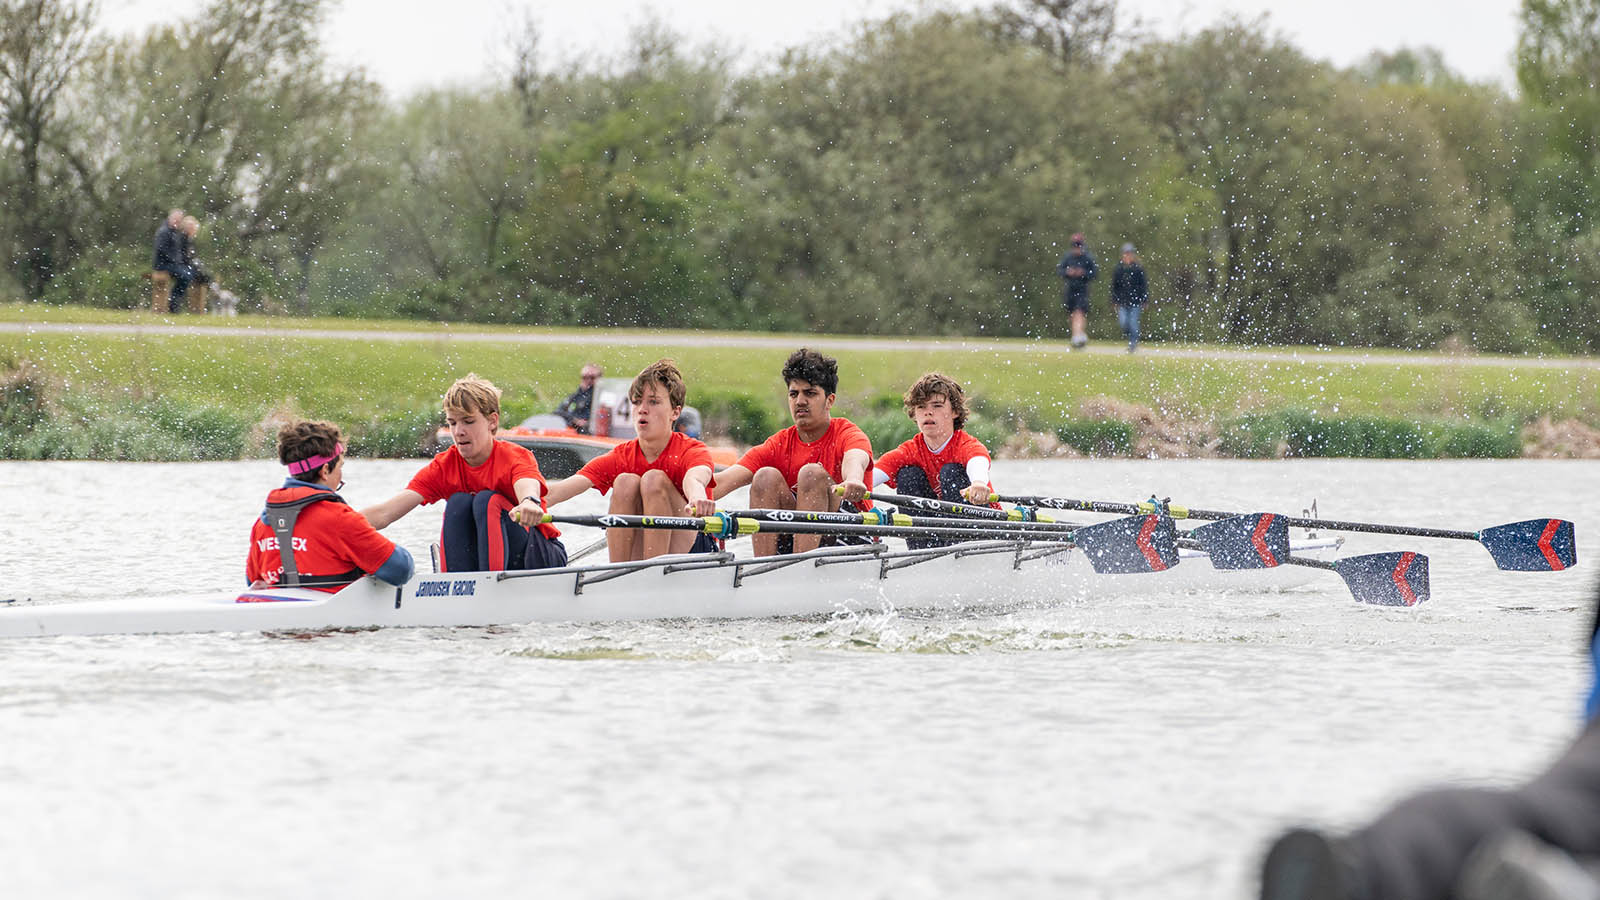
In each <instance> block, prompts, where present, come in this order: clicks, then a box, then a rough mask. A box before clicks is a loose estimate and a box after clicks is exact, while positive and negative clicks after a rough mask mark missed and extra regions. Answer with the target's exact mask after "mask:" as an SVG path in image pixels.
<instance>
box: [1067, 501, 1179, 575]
mask: <svg viewBox="0 0 1600 900" xmlns="http://www.w3.org/2000/svg"><path fill="white" fill-rule="evenodd" d="M1072 542H1073V543H1074V544H1077V545H1078V549H1080V550H1082V551H1083V555H1084V556H1086V557H1088V558H1089V564H1090V565H1092V566H1094V570H1095V571H1096V572H1099V573H1100V574H1102V575H1126V574H1132V573H1136V572H1160V571H1163V570H1165V569H1170V568H1172V567H1173V566H1175V565H1177V564H1178V526H1177V525H1176V524H1175V523H1174V522H1173V521H1172V518H1171V517H1170V516H1162V515H1154V514H1152V515H1144V516H1128V517H1127V518H1124V519H1113V520H1112V521H1110V522H1101V523H1099V524H1097V525H1085V526H1083V527H1081V528H1075V529H1073V531H1072Z"/></svg>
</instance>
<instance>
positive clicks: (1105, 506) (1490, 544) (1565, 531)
mask: <svg viewBox="0 0 1600 900" xmlns="http://www.w3.org/2000/svg"><path fill="white" fill-rule="evenodd" d="M993 499H995V500H1002V501H1005V502H1007V503H1021V504H1025V505H1028V506H1043V507H1046V508H1049V509H1069V510H1078V511H1084V512H1101V513H1118V514H1121V515H1138V514H1140V513H1153V512H1164V513H1166V514H1167V515H1170V516H1172V517H1173V518H1175V519H1231V518H1234V517H1236V516H1239V515H1240V513H1232V512H1220V511H1218V510H1212V509H1194V508H1192V507H1184V506H1176V505H1172V504H1167V503H1161V502H1157V501H1154V500H1148V501H1145V502H1144V503H1113V502H1109V501H1105V500H1069V499H1065V498H1061V497H1031V496H1027V497H1025V496H1010V495H1001V494H995V495H994V496H993ZM1278 518H1281V519H1282V520H1283V523H1284V525H1286V526H1293V527H1295V528H1316V529H1322V530H1326V531H1360V532H1366V533H1368V534H1401V535H1409V536H1411V537H1431V538H1444V539H1447V540H1459V541H1477V542H1478V543H1480V544H1482V545H1483V547H1484V549H1486V550H1488V551H1489V555H1490V556H1491V557H1493V559H1494V564H1495V565H1496V566H1498V567H1499V568H1501V569H1506V570H1509V571H1516V572H1559V571H1561V570H1562V569H1569V568H1571V567H1573V566H1575V565H1577V564H1578V545H1577V537H1576V535H1575V532H1574V529H1573V525H1572V523H1571V522H1568V521H1567V520H1565V519H1528V520H1526V521H1522V522H1512V523H1509V524H1506V525H1495V526H1493V527H1490V528H1485V529H1482V530H1481V531H1454V530H1450V529H1445V528H1425V527H1421V526H1414V525H1384V524H1377V523H1372V522H1345V521H1340V520H1337V519H1307V518H1301V517H1298V516H1279V517H1278ZM1197 530H1198V529H1197ZM1357 558H1359V557H1357Z"/></svg>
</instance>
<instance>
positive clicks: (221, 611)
mask: <svg viewBox="0 0 1600 900" xmlns="http://www.w3.org/2000/svg"><path fill="white" fill-rule="evenodd" d="M1340 543H1341V542H1340V540H1339V539H1337V538H1323V539H1311V540H1306V541H1297V542H1295V544H1294V545H1293V549H1294V552H1295V553H1296V554H1297V555H1299V556H1303V557H1306V558H1312V559H1322V560H1330V559H1332V558H1334V557H1335V556H1337V553H1338V550H1339V546H1340ZM1179 558H1180V563H1181V564H1180V565H1176V566H1172V567H1171V568H1169V569H1167V570H1165V571H1161V572H1150V573H1142V574H1101V573H1098V572H1096V571H1095V570H1094V568H1093V567H1092V566H1091V565H1090V562H1089V561H1088V560H1087V559H1086V558H1085V554H1084V553H1083V552H1082V551H1081V550H1080V549H1079V548H1076V547H1073V546H1070V545H1063V544H1060V543H1038V542H1031V541H1008V540H980V541H971V542H966V543H962V544H956V545H952V546H947V547H937V548H928V549H923V550H907V549H895V548H893V547H892V546H891V545H890V544H887V543H877V544H870V545H856V546H845V547H824V548H821V549H818V550H813V551H811V552H808V553H798V554H794V555H791V556H784V557H764V558H763V557H750V556H735V555H734V554H732V553H727V552H722V553H715V554H699V555H679V556H663V557H657V558H655V559H652V560H646V561H643V562H632V563H602V564H598V565H587V566H571V567H566V568H560V569H540V570H530V571H512V572H459V573H448V574H446V573H433V574H430V575H423V576H419V577H416V578H413V579H412V580H411V582H410V583H408V584H406V585H404V586H401V587H395V586H393V585H389V584H386V583H384V582H381V581H378V580H377V579H375V578H370V577H369V578H363V579H361V580H359V581H356V582H354V583H352V584H350V585H349V586H347V587H345V588H343V589H341V590H340V591H339V592H338V593H327V592H324V591H317V590H312V589H308V588H273V589H265V590H246V591H244V592H242V593H226V594H213V595H190V596H179V597H166V598H126V599H113V600H98V601H89V602H83V603H61V604H45V605H29V606H17V607H11V608H5V609H0V637H37V636H50V635H94V634H142V633H181V632H248V631H316V630H326V629H337V628H387V627H429V626H487V625H518V624H525V623H533V622H552V623H555V622H601V621H620V620H640V619H677V618H692V619H736V618H760V617H770V616H817V615H829V614H835V613H848V612H857V611H863V610H882V609H885V608H897V609H928V610H963V609H975V608H977V609H981V608H1007V607H1012V606H1016V605H1025V604H1044V603H1059V602H1064V601H1068V602H1070V601H1073V600H1078V599H1083V598H1086V597H1090V596H1094V597H1100V596H1106V595H1128V594H1144V595H1149V594H1166V593H1174V592H1182V591H1187V590H1201V589H1223V590H1255V591H1261V590H1281V589H1285V588H1291V587H1295V586H1299V585H1303V584H1306V583H1307V582H1308V581H1310V580H1312V579H1315V578H1317V577H1318V573H1317V572H1316V571H1315V570H1313V569H1309V568H1303V567H1302V568H1296V567H1288V566H1284V567H1277V568H1268V569H1253V570H1245V571H1224V570H1219V569H1217V568H1214V567H1213V566H1212V565H1211V562H1210V558H1209V557H1208V556H1206V555H1205V554H1204V553H1201V552H1199V551H1194V550H1182V551H1179Z"/></svg>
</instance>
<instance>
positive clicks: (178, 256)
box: [150, 209, 189, 313]
mask: <svg viewBox="0 0 1600 900" xmlns="http://www.w3.org/2000/svg"><path fill="white" fill-rule="evenodd" d="M150 268H152V269H154V270H156V271H157V272H166V273H167V274H168V275H171V276H172V292H171V294H169V295H168V298H167V311H168V312H173V313H175V312H177V311H178V309H179V308H180V307H181V306H182V304H183V295H184V293H185V292H186V291H188V289H189V269H188V267H186V266H185V265H184V264H183V210H181V209H174V210H173V211H171V212H169V213H167V218H166V220H165V221H163V222H162V223H161V227H160V228H157V229H156V248H155V259H154V261H153V262H151V264H150Z"/></svg>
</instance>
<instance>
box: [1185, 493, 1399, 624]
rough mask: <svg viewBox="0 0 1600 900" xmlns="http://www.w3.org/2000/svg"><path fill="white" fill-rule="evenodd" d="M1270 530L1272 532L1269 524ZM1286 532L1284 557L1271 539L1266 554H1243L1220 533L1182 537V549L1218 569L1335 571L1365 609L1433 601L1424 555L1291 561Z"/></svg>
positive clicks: (1197, 532)
mask: <svg viewBox="0 0 1600 900" xmlns="http://www.w3.org/2000/svg"><path fill="white" fill-rule="evenodd" d="M1270 516H1272V514H1270V512H1262V514H1258V516H1240V517H1238V519H1256V517H1270ZM1232 522H1235V519H1224V520H1221V522H1213V524H1211V525H1202V527H1198V528H1195V530H1194V532H1189V533H1190V535H1202V533H1205V532H1206V530H1208V528H1216V527H1221V525H1230V524H1232ZM1267 525H1269V527H1270V524H1267ZM1283 532H1285V536H1283V546H1282V552H1278V551H1277V548H1275V546H1272V543H1274V541H1269V540H1266V538H1264V540H1262V543H1266V544H1267V549H1259V548H1258V546H1254V544H1253V546H1251V549H1256V551H1258V552H1238V551H1237V549H1234V548H1232V546H1230V544H1227V543H1221V541H1216V540H1214V538H1216V533H1210V535H1206V538H1208V540H1195V538H1179V540H1178V546H1181V548H1186V549H1200V551H1205V552H1206V554H1208V556H1211V565H1213V569H1272V567H1275V565H1304V567H1307V569H1325V570H1330V572H1333V573H1334V575H1338V577H1339V578H1342V580H1344V585H1346V586H1347V588H1349V589H1350V596H1354V597H1355V599H1357V601H1360V602H1363V604H1374V605H1381V607H1414V605H1416V604H1421V602H1424V601H1427V599H1429V596H1430V586H1429V578H1427V557H1426V556H1422V554H1419V552H1411V551H1400V552H1370V554H1366V556H1347V557H1342V559H1336V560H1333V562H1328V560H1325V559H1310V557H1304V556H1291V554H1290V552H1288V528H1286V527H1285V528H1283Z"/></svg>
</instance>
